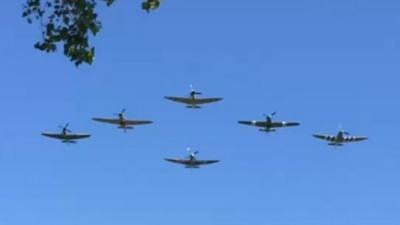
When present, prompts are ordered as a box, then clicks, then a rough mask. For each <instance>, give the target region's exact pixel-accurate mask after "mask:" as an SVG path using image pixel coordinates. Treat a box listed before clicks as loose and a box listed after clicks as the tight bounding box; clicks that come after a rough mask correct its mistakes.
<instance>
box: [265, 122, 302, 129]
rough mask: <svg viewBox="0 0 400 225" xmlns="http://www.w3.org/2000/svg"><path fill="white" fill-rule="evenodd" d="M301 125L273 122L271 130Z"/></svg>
mask: <svg viewBox="0 0 400 225" xmlns="http://www.w3.org/2000/svg"><path fill="white" fill-rule="evenodd" d="M298 125H300V123H298V122H284V121H282V122H272V123H271V125H270V127H271V128H278V127H293V126H298Z"/></svg>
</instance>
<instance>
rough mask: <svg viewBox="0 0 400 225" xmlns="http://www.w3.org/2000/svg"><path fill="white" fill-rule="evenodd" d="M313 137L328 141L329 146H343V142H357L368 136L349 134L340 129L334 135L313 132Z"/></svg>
mask: <svg viewBox="0 0 400 225" xmlns="http://www.w3.org/2000/svg"><path fill="white" fill-rule="evenodd" d="M313 136H314V137H315V138H318V139H322V140H324V141H328V142H329V143H328V145H331V146H335V147H337V146H343V144H345V143H349V142H358V141H364V140H367V139H368V137H366V136H350V133H349V132H347V131H345V130H343V129H340V130H339V131H338V133H337V134H336V136H333V135H322V134H314V135H313Z"/></svg>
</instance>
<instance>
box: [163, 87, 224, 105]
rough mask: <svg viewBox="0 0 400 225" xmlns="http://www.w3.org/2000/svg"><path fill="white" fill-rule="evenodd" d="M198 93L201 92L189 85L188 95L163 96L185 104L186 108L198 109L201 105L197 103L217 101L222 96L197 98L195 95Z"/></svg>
mask: <svg viewBox="0 0 400 225" xmlns="http://www.w3.org/2000/svg"><path fill="white" fill-rule="evenodd" d="M198 95H202V93H201V92H198V91H196V90H194V89H193V86H192V85H190V93H189V97H172V96H165V98H166V99H168V100H171V101H174V102H179V103H183V104H186V105H187V106H186V108H189V109H200V108H201V107H200V106H199V105H201V104H207V103H212V102H218V101H221V100H222V98H197V97H196V96H198Z"/></svg>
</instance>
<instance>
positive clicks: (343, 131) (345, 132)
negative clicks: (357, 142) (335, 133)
mask: <svg viewBox="0 0 400 225" xmlns="http://www.w3.org/2000/svg"><path fill="white" fill-rule="evenodd" d="M339 132H341V133H342V134H345V135H350V133H349V132H347V131H345V130H344V129H343V127H342V123H339Z"/></svg>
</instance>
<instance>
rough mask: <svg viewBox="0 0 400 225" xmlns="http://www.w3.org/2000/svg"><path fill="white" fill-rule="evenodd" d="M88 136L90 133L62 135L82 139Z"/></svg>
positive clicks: (66, 137) (65, 137)
mask: <svg viewBox="0 0 400 225" xmlns="http://www.w3.org/2000/svg"><path fill="white" fill-rule="evenodd" d="M88 137H90V134H67V135H65V136H64V138H63V139H68V140H76V139H82V138H88Z"/></svg>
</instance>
